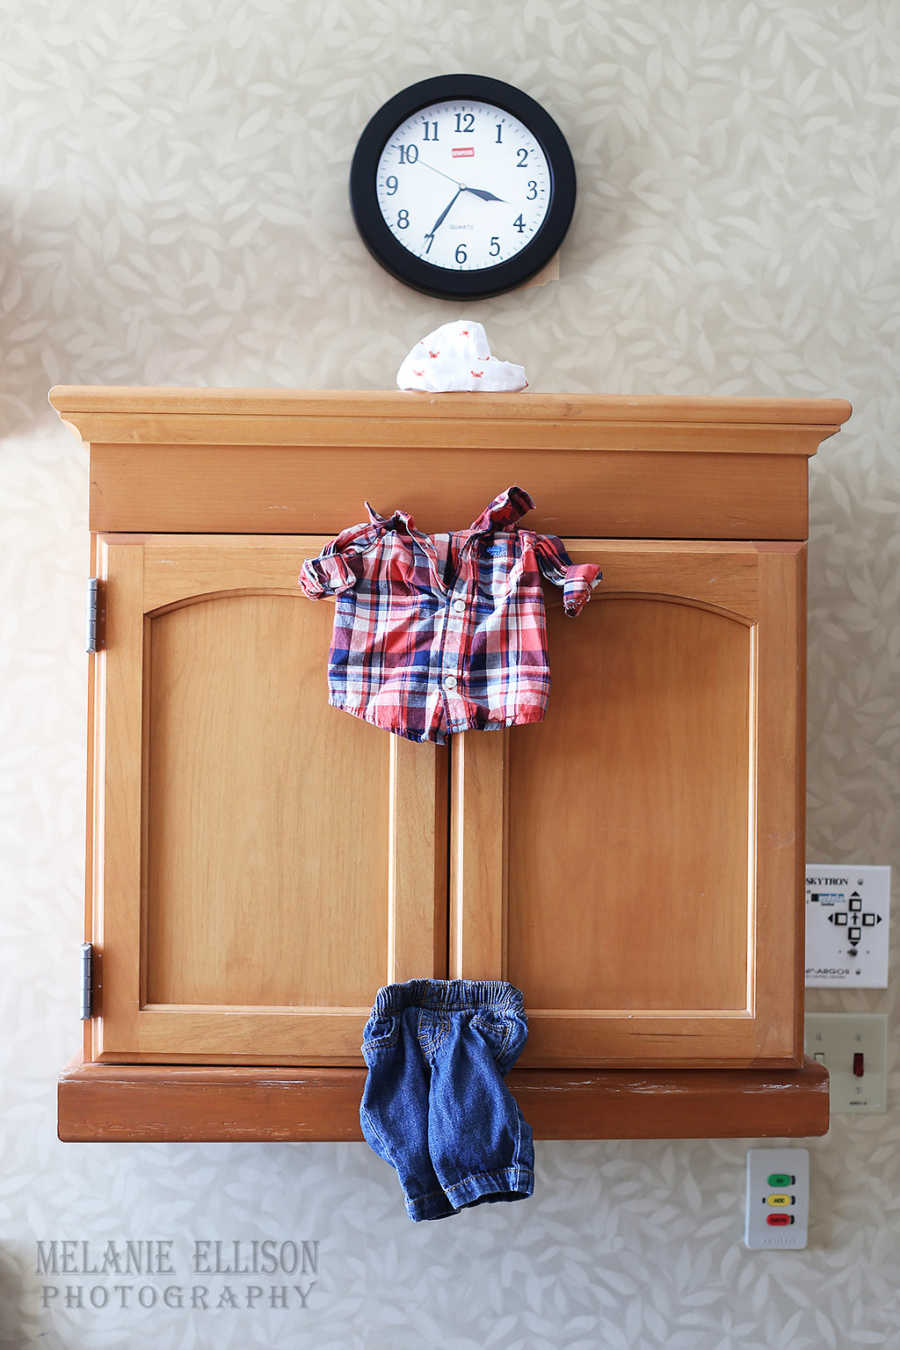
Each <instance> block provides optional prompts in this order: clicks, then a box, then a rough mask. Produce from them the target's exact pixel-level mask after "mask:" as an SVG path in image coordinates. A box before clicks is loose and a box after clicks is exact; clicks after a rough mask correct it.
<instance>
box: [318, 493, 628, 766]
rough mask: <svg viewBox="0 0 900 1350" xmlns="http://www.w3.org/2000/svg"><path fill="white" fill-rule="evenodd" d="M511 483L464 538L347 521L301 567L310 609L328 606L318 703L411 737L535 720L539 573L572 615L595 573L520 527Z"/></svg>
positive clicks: (540, 700) (540, 680)
mask: <svg viewBox="0 0 900 1350" xmlns="http://www.w3.org/2000/svg"><path fill="white" fill-rule="evenodd" d="M533 506H534V502H533V501H532V500H531V497H530V496H529V495H528V493H527V492H525V491H524V489H523V488H520V487H509V488H507V489H506V491H505V492H501V493H500V495H499V496H498V497H495V498H494V500H493V501H492V502H491V503H490V505H489V506H487V507H485V509H484V510H483V511H482V513H481V515H480V516H479V517H478V519H477V520H475V521H474V522H473V523H472V525H471V526H470V527H469V529H467V530H455V531H453V532H451V533H447V534H421V533H420V532H419V531H418V530H417V529H416V528H415V525H414V522H413V518H412V516H411V515H410V514H409V512H408V511H395V512H394V514H393V515H392V516H380V515H378V513H377V512H376V511H373V509H372V507H371V506H370V505H369V503H368V502H366V510H367V512H368V515H369V519H368V520H367V521H363V522H362V524H359V525H350V526H349V527H348V528H347V529H345V530H342V531H341V533H340V534H338V535H336V536H335V538H334V539H332V540H330V541H329V543H327V544H326V545H325V548H324V549H323V550H322V552H321V553H320V554H319V556H318V557H317V558H310V559H308V561H307V562H305V563H304V564H303V568H302V570H301V572H300V576H299V579H298V580H299V584H300V586H301V587H302V589H303V591H304V593H305V594H306V595H308V596H309V598H310V599H311V600H319V599H321V598H322V597H323V596H328V597H329V598H330V597H333V598H334V600H335V614H334V629H333V632H332V639H331V650H330V651H329V654H328V702H329V703H330V704H331V706H332V707H333V708H343V710H344V711H345V712H348V713H352V714H353V716H354V717H361V718H363V719H364V720H365V721H367V722H373V723H374V724H375V726H377V727H383V728H384V729H385V730H386V731H393V732H395V733H396V734H397V735H398V736H405V737H407V738H408V739H409V740H412V741H437V742H438V743H440V744H443V743H444V742H445V741H446V739H447V736H448V735H449V734H451V733H452V732H458V731H472V730H478V731H493V730H496V729H498V728H500V727H508V726H515V725H517V724H519V723H522V722H539V721H540V720H541V718H542V717H543V716H544V712H545V710H546V707H547V699H548V695H549V692H550V669H549V664H548V658H547V632H546V618H545V613H544V596H543V592H542V590H541V577H542V576H544V577H546V578H547V580H548V581H552V582H554V583H555V584H556V585H557V586H560V587H562V591H563V607H564V609H565V611H566V613H567V614H579V613H580V612H581V610H582V609H583V608H584V605H585V603H586V602H587V600H589V599H590V595H591V592H592V590H593V589H594V587H595V586H596V585H597V582H598V581H599V580H600V577H601V572H600V568H599V567H598V566H596V565H595V564H593V563H585V564H583V565H581V566H577V565H576V564H574V563H573V562H572V560H571V558H570V557H569V555H568V554H567V553H566V550H565V548H564V547H563V543H562V540H561V539H558V538H557V537H556V535H553V534H536V533H535V532H534V531H533V530H524V529H520V528H519V526H518V524H517V523H516V522H517V521H518V520H519V519H520V517H522V516H523V515H524V514H525V512H526V511H530V510H531V509H532V507H533Z"/></svg>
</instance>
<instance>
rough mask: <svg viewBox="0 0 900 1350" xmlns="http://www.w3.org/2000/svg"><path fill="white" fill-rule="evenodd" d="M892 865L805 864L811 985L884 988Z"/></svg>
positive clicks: (807, 950)
mask: <svg viewBox="0 0 900 1350" xmlns="http://www.w3.org/2000/svg"><path fill="white" fill-rule="evenodd" d="M890 913H891V869H890V868H889V867H868V866H858V865H857V864H856V863H848V864H846V865H844V864H835V863H807V864H806V984H807V988H809V989H886V988H887V982H888V945H889V943H888V939H889V936H890Z"/></svg>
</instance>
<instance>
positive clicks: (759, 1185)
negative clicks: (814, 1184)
mask: <svg viewBox="0 0 900 1350" xmlns="http://www.w3.org/2000/svg"><path fill="white" fill-rule="evenodd" d="M808 1227H809V1150H808V1149H805V1148H748V1150H747V1222H746V1226H745V1228H744V1242H745V1243H746V1244H747V1246H748V1247H752V1248H753V1249H754V1250H762V1249H763V1248H767V1247H782V1248H785V1249H788V1250H796V1248H798V1247H805V1246H806V1235H807V1230H808Z"/></svg>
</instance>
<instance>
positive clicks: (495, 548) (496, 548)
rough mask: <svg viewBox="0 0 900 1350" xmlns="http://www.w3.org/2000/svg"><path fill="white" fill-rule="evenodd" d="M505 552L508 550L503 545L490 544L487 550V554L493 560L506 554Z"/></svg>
mask: <svg viewBox="0 0 900 1350" xmlns="http://www.w3.org/2000/svg"><path fill="white" fill-rule="evenodd" d="M505 552H506V549H505V548H504V546H503V544H489V545H488V547H487V548H486V549H485V553H487V554H488V555H489V556H490V557H491V558H496V557H497V555H498V553H505Z"/></svg>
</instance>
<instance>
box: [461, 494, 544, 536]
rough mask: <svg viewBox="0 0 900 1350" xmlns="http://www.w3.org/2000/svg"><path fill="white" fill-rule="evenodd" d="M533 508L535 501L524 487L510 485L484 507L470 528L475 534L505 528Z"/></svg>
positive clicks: (488, 532)
mask: <svg viewBox="0 0 900 1350" xmlns="http://www.w3.org/2000/svg"><path fill="white" fill-rule="evenodd" d="M533 509H534V502H533V501H532V500H531V498H530V497H529V495H528V493H527V492H526V491H525V489H524V488H520V487H516V486H513V487H508V488H507V489H506V491H505V492H501V493H500V495H499V496H497V497H495V498H494V500H493V501H492V502H491V503H490V505H489V506H486V507H485V508H484V510H483V511H482V513H481V515H480V516H478V518H477V519H476V520H473V521H472V524H471V526H470V527H469V528H470V529H471V530H472V532H473V533H474V534H490V533H492V532H493V531H494V530H505V529H508V528H509V526H510V525H514V524H515V523H516V521H517V520H520V519H521V517H522V516H524V514H525V512H526V511H531V510H533Z"/></svg>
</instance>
